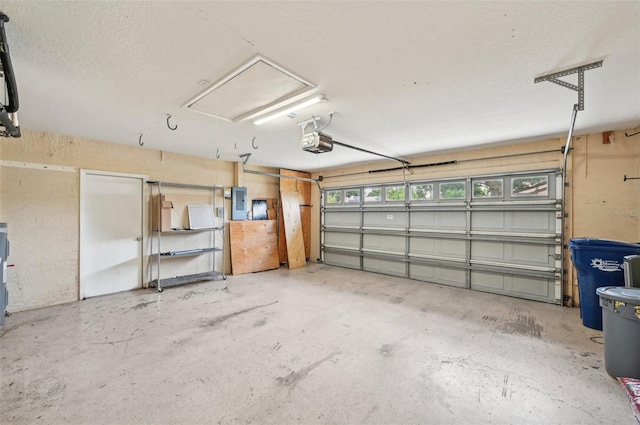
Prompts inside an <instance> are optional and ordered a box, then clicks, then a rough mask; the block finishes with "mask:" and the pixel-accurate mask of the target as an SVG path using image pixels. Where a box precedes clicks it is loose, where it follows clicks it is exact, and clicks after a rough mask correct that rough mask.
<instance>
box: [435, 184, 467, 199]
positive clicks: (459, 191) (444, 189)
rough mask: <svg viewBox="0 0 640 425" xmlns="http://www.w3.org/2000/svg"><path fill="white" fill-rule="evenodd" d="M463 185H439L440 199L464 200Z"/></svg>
mask: <svg viewBox="0 0 640 425" xmlns="http://www.w3.org/2000/svg"><path fill="white" fill-rule="evenodd" d="M464 197H465V183H464V182H452V183H440V199H464Z"/></svg>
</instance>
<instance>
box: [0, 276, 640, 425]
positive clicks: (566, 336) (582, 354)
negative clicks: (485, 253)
mask: <svg viewBox="0 0 640 425" xmlns="http://www.w3.org/2000/svg"><path fill="white" fill-rule="evenodd" d="M599 336H601V333H600V332H597V331H592V330H589V329H587V328H584V327H583V326H582V324H581V321H580V318H579V311H578V310H577V309H568V308H564V307H559V306H554V305H548V304H543V303H537V302H529V301H525V300H519V299H514V298H508V297H502V296H495V295H491V294H484V293H480V292H474V291H469V290H461V289H456V288H450V287H446V286H440V285H433V284H427V283H421V282H416V281H411V280H406V279H401V278H393V277H388V276H380V275H375V274H370V273H364V272H359V271H352V270H347V269H341V268H335V267H329V266H325V265H319V264H310V265H309V266H308V267H306V268H303V269H298V270H292V271H290V270H287V269H285V268H283V269H280V270H274V271H270V272H264V273H258V274H250V275H242V276H236V277H234V276H231V277H229V280H227V281H216V282H205V283H199V284H194V285H188V286H182V287H175V288H168V289H166V290H165V291H164V292H163V293H158V292H156V291H154V290H151V289H148V290H140V291H133V292H127V293H120V294H115V295H110V296H104V297H98V298H92V299H88V300H85V301H82V302H76V303H71V304H67V305H61V306H56V307H49V308H44V309H40V310H33V311H27V312H21V313H16V314H13V315H12V316H11V317H9V318H7V321H6V323H5V326H4V327H3V328H0V349H1V361H2V369H1V376H0V377H1V381H2V382H1V383H0V391H1V392H0V396H1V397H0V423H2V424H12V423H34V424H37V423H42V424H57V423H91V424H115V423H119V424H143V423H156V424H197V423H212V424H245V423H259V424H264V423H266V424H289V423H293V424H296V423H302V424H314V423H322V424H391V423H394V424H439V423H442V424H463V423H464V424H473V423H478V424H491V423H494V424H502V423H510V424H525V423H536V424H551V423H554V424H562V423H575V424H592V423H593V424H600V423H616V424H633V423H635V421H634V419H633V415H632V411H631V407H630V404H629V402H628V400H627V398H626V396H625V393H624V391H623V389H622V388H621V386H620V385H619V384H618V383H617V381H616V380H614V379H613V378H611V377H609V376H608V375H607V373H606V371H605V369H604V360H603V346H602V345H601V342H602V340H601V338H593V340H592V339H591V338H590V337H599Z"/></svg>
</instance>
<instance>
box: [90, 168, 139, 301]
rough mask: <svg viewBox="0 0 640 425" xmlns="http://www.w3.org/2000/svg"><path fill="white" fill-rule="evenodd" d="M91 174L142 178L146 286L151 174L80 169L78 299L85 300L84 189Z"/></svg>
mask: <svg viewBox="0 0 640 425" xmlns="http://www.w3.org/2000/svg"><path fill="white" fill-rule="evenodd" d="M89 175H98V176H106V177H124V178H131V179H139V180H141V190H140V203H141V206H142V209H141V211H142V217H141V220H140V235H141V236H142V240H141V241H140V250H139V256H140V283H141V287H144V284H143V283H144V266H145V263H144V250H145V245H144V242H145V240H146V235H145V229H146V223H145V221H146V217H147V203H146V202H144V200H145V194H146V185H145V183H146V182H147V180H149V176H147V175H144V174H130V173H116V172H112V171H101V170H90V169H84V168H82V169H80V196H79V199H80V203H79V207H80V211H79V216H80V241H79V247H78V265H79V273H78V275H79V279H78V280H79V282H78V300H83V299H84V298H85V297H84V285H85V280H86V277H85V270H86V266H85V264H84V261H85V260H84V255H83V252H84V248H85V244H86V242H85V236H86V235H85V232H86V223H85V217H84V207H85V199H84V189H85V185H86V178H87V176H89Z"/></svg>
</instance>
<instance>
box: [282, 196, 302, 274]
mask: <svg viewBox="0 0 640 425" xmlns="http://www.w3.org/2000/svg"><path fill="white" fill-rule="evenodd" d="M280 198H281V199H282V215H283V218H284V233H285V238H286V240H287V263H288V264H289V268H290V269H297V268H300V267H305V266H306V265H307V261H306V257H305V253H304V237H303V236H302V223H301V221H300V206H299V204H298V197H297V196H296V195H295V193H287V192H286V191H280Z"/></svg>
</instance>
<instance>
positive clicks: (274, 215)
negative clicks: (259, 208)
mask: <svg viewBox="0 0 640 425" xmlns="http://www.w3.org/2000/svg"><path fill="white" fill-rule="evenodd" d="M267 218H268V219H269V220H277V219H278V199H276V198H268V199H267Z"/></svg>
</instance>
